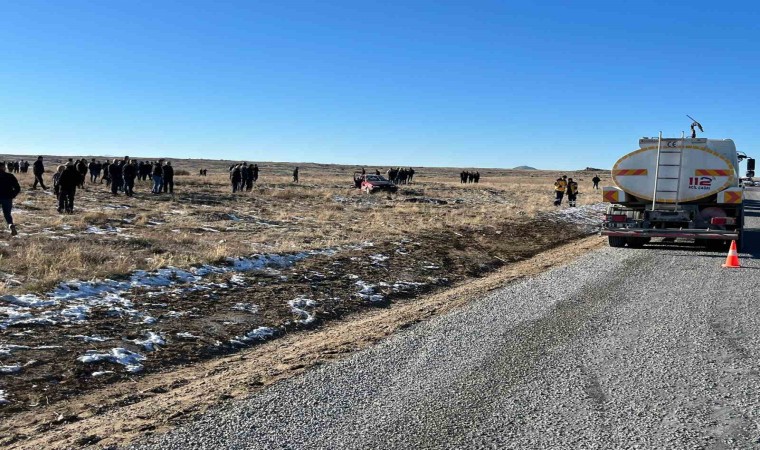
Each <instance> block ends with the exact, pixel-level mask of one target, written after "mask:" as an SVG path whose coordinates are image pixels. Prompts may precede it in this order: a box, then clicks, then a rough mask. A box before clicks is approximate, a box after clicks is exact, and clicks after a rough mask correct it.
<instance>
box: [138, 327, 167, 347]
mask: <svg viewBox="0 0 760 450" xmlns="http://www.w3.org/2000/svg"><path fill="white" fill-rule="evenodd" d="M132 342H134V343H135V344H137V345H139V346H142V348H144V349H145V350H146V351H149V352H152V351H154V350H156V348H157V347H160V346H162V345H166V341H165V340H164V338H162V337H161V335H159V334H157V333H154V332H152V331H148V332H146V333H145V339H135V340H133V341H132Z"/></svg>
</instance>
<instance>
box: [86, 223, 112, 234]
mask: <svg viewBox="0 0 760 450" xmlns="http://www.w3.org/2000/svg"><path fill="white" fill-rule="evenodd" d="M119 232H121V228H114V227H112V226H111V225H106V226H104V227H103V228H100V227H98V226H97V225H90V226H89V227H87V229H86V230H84V231H83V232H82V233H85V234H114V233H119Z"/></svg>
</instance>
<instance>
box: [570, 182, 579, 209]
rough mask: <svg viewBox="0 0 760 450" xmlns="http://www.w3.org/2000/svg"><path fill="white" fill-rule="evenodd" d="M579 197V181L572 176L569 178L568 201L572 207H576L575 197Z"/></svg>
mask: <svg viewBox="0 0 760 450" xmlns="http://www.w3.org/2000/svg"><path fill="white" fill-rule="evenodd" d="M577 197H578V183H576V182H575V181H573V179H572V178H568V179H567V203H568V204H569V205H570V206H571V207H573V208H574V207H575V199H576V198H577Z"/></svg>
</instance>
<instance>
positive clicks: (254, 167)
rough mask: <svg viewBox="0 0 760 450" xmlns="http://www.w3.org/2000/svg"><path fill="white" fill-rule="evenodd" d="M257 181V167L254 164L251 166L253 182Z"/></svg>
mask: <svg viewBox="0 0 760 450" xmlns="http://www.w3.org/2000/svg"><path fill="white" fill-rule="evenodd" d="M257 181H259V165H258V164H254V165H253V182H254V183H255V182H257Z"/></svg>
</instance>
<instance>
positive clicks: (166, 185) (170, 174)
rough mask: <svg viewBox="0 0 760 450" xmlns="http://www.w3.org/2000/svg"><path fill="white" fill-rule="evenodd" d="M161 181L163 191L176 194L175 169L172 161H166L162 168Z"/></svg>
mask: <svg viewBox="0 0 760 450" xmlns="http://www.w3.org/2000/svg"><path fill="white" fill-rule="evenodd" d="M161 181H162V190H163V191H164V192H169V193H170V194H173V193H174V167H172V162H171V161H166V164H164V166H163V167H161Z"/></svg>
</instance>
